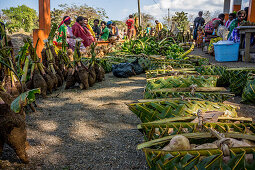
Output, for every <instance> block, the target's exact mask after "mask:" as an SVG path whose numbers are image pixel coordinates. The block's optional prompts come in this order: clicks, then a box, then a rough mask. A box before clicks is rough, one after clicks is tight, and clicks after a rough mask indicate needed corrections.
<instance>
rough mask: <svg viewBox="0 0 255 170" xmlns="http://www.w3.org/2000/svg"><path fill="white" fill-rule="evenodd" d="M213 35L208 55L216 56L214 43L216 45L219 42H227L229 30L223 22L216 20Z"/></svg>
mask: <svg viewBox="0 0 255 170" xmlns="http://www.w3.org/2000/svg"><path fill="white" fill-rule="evenodd" d="M213 27H214V31H213V35H212V38H211V40H210V44H209V47H208V53H209V54H214V46H213V43H216V42H218V41H222V40H223V41H226V40H227V37H228V29H227V28H226V27H225V26H224V24H223V22H222V21H221V20H214V21H213Z"/></svg>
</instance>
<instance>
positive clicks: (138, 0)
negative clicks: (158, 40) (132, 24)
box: [137, 0, 142, 27]
mask: <svg viewBox="0 0 255 170" xmlns="http://www.w3.org/2000/svg"><path fill="white" fill-rule="evenodd" d="M137 3H138V17H139V27H140V26H141V24H142V16H141V7H140V0H137Z"/></svg>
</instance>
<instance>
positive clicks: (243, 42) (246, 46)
mask: <svg viewBox="0 0 255 170" xmlns="http://www.w3.org/2000/svg"><path fill="white" fill-rule="evenodd" d="M237 29H238V30H239V34H240V54H241V56H242V61H248V62H251V56H250V53H251V52H254V53H255V49H251V34H252V33H255V26H240V27H238V28H237Z"/></svg>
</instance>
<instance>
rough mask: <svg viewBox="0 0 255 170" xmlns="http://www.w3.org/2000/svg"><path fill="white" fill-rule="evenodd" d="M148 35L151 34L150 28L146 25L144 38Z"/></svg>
mask: <svg viewBox="0 0 255 170" xmlns="http://www.w3.org/2000/svg"><path fill="white" fill-rule="evenodd" d="M150 34H151V27H150V25H149V24H148V25H147V27H146V36H149V35H150Z"/></svg>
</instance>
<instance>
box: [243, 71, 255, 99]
mask: <svg viewBox="0 0 255 170" xmlns="http://www.w3.org/2000/svg"><path fill="white" fill-rule="evenodd" d="M242 102H243V103H253V104H254V103H255V75H254V74H251V75H249V76H248V80H247V83H246V86H245V88H244V90H243V94H242Z"/></svg>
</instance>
